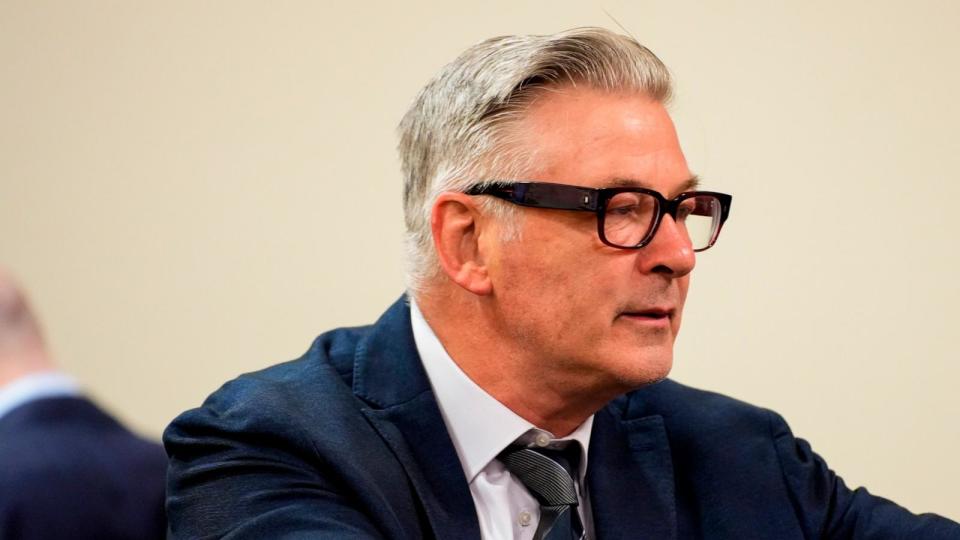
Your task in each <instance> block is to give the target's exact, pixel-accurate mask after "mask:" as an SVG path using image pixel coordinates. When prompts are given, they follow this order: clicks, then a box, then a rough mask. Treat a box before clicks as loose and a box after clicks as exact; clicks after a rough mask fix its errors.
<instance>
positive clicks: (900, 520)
mask: <svg viewBox="0 0 960 540" xmlns="http://www.w3.org/2000/svg"><path fill="white" fill-rule="evenodd" d="M770 417H771V430H772V432H773V437H774V443H775V445H776V449H777V454H778V457H779V458H780V465H781V469H782V470H783V475H784V481H785V482H786V484H787V488H788V489H789V491H790V497H791V501H792V502H793V504H794V509H795V511H796V513H797V517H798V519H799V520H800V523H801V524H802V525H803V528H804V536H806V537H807V538H836V539H849V538H879V539H886V538H890V539H900V538H903V539H913V538H918V539H919V538H923V539H924V540H939V539H943V540H958V539H960V525H958V524H957V523H954V522H953V521H950V520H948V519H946V518H943V517H940V516H938V515H936V514H921V515H915V514H913V513H911V512H910V511H908V510H907V509H905V508H903V507H902V506H899V505H897V504H895V503H893V502H892V501H889V500H887V499H884V498H882V497H877V496H875V495H871V494H870V493H869V492H868V491H867V490H866V489H864V488H857V489H855V490H850V489H849V488H848V487H847V486H846V484H845V483H844V482H843V479H842V478H840V477H839V476H837V475H836V474H835V473H834V472H833V471H832V470H830V469H829V468H828V467H827V464H826V463H825V462H824V460H823V459H822V458H821V457H820V456H818V455H817V454H816V453H814V452H813V450H811V448H810V445H809V444H808V443H807V442H806V441H804V440H803V439H798V438H795V437H794V436H793V434H792V433H791V432H790V428H789V427H788V426H787V424H786V422H785V421H784V420H783V418H781V417H780V416H779V415H777V414H776V413H773V412H770Z"/></svg>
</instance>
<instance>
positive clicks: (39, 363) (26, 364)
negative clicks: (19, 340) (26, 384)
mask: <svg viewBox="0 0 960 540" xmlns="http://www.w3.org/2000/svg"><path fill="white" fill-rule="evenodd" d="M54 369H56V368H55V367H54V365H53V362H51V361H50V359H49V358H48V357H47V355H46V353H44V352H43V351H42V350H35V349H29V350H18V351H5V350H2V349H0V387H3V386H6V385H8V384H10V383H12V382H14V381H16V380H17V379H21V378H23V377H26V376H28V375H34V374H36V373H44V372H49V371H53V370H54Z"/></svg>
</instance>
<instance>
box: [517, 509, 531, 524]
mask: <svg viewBox="0 0 960 540" xmlns="http://www.w3.org/2000/svg"><path fill="white" fill-rule="evenodd" d="M531 521H533V516H532V515H530V512H527V511H526V510H523V511H521V512H520V515H519V516H517V522H518V523H520V526H521V527H528V526H529V525H530V522H531Z"/></svg>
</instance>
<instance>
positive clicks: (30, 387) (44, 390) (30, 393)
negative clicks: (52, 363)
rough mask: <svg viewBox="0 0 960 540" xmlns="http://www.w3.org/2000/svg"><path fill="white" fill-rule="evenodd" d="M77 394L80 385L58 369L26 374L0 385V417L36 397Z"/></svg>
mask: <svg viewBox="0 0 960 540" xmlns="http://www.w3.org/2000/svg"><path fill="white" fill-rule="evenodd" d="M79 394H80V387H79V386H78V385H77V383H76V381H74V380H73V378H71V377H69V376H67V375H65V374H63V373H60V372H58V371H45V372H41V373H34V374H31V375H26V376H24V377H20V378H19V379H17V380H15V381H13V382H12V383H9V384H7V385H5V386H2V387H0V418H2V417H3V416H4V415H6V414H7V413H8V412H10V411H12V410H13V409H16V408H17V407H19V406H21V405H24V404H26V403H28V402H31V401H34V400H37V399H43V398H51V397H63V396H76V395H79Z"/></svg>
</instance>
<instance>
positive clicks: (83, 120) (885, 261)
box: [0, 0, 960, 519]
mask: <svg viewBox="0 0 960 540" xmlns="http://www.w3.org/2000/svg"><path fill="white" fill-rule="evenodd" d="M958 6H960V4H958V3H957V2H953V1H934V0H926V1H918V2H910V3H907V2H902V1H899V0H898V1H895V2H875V1H872V2H867V1H858V2H855V1H850V2H835V1H829V2H828V1H822V0H816V1H804V2H799V1H795V2H766V1H759V0H757V1H739V2H735V1H711V2H706V1H704V2H683V1H666V0H664V1H649V0H630V1H603V2H601V1H582V2H565V1H551V2H517V1H490V2H483V3H482V5H481V3H469V4H468V3H462V4H461V3H453V2H446V1H442V2H441V1H433V2H423V1H421V2H413V1H408V2H396V3H392V2H391V3H386V2H385V3H382V4H376V3H370V2H362V3H351V2H338V3H326V2H293V1H286V2H240V1H230V2H225V1H224V2H192V1H191V2H186V1H168V2H152V3H140V2H128V1H116V2H106V1H89V2H67V1H63V2H51V1H46V0H44V1H41V0H2V1H0V264H4V265H6V266H8V267H9V268H10V269H11V271H13V272H14V273H15V275H17V276H18V277H19V279H20V280H21V282H22V283H23V284H24V285H25V286H26V288H27V289H28V291H29V292H30V293H31V296H32V299H33V303H34V305H35V307H36V308H37V310H38V312H39V314H40V316H41V317H42V320H43V322H44V323H45V325H46V328H47V331H48V337H49V341H50V343H51V346H52V348H53V350H54V352H55V354H56V356H57V358H58V359H59V361H60V363H61V364H62V365H63V366H64V367H65V368H66V369H67V370H69V371H70V372H72V373H73V374H75V375H76V376H77V377H78V378H79V379H81V380H82V381H83V383H84V384H85V385H86V387H87V388H88V389H89V391H90V392H91V393H92V394H93V395H94V396H95V397H97V398H98V399H99V400H100V401H101V402H102V403H103V404H105V405H106V406H107V407H108V408H109V409H110V410H112V411H113V412H115V413H116V414H118V415H119V416H120V417H121V418H123V419H124V420H126V421H128V422H129V423H130V424H132V425H133V426H134V427H135V428H137V429H138V430H139V431H141V432H143V433H146V434H148V435H150V436H159V434H160V432H161V431H162V429H163V428H164V426H165V425H166V424H167V423H168V422H169V421H170V420H171V419H172V418H173V417H174V416H175V415H177V414H178V413H179V412H181V411H183V410H185V409H187V408H190V407H193V406H197V405H199V404H200V403H201V401H202V400H203V399H204V397H205V396H206V395H207V394H209V393H210V392H211V391H213V390H214V389H216V388H217V387H218V386H219V385H220V384H221V383H222V382H224V381H225V380H227V379H230V378H232V377H234V376H236V375H237V374H239V373H242V372H245V371H250V370H254V369H258V368H261V367H264V366H267V365H269V364H272V363H276V362H279V361H283V360H287V359H291V358H294V357H297V356H299V355H300V354H301V353H302V352H303V351H305V350H306V348H307V347H308V345H309V343H310V341H311V340H312V338H313V337H314V336H315V335H316V334H318V333H319V332H321V331H323V330H326V329H329V328H332V327H335V326H342V325H356V324H364V323H368V322H371V321H373V320H374V319H375V318H376V317H377V316H378V315H379V313H380V312H381V311H382V310H383V309H384V308H385V307H386V306H387V305H388V304H389V303H390V302H392V301H393V300H394V299H395V298H396V297H397V296H398V295H399V294H400V292H401V290H402V286H403V285H402V284H403V280H402V276H401V232H402V215H401V209H400V176H399V172H398V165H397V159H396V157H395V151H394V146H395V134H394V127H395V125H396V123H397V122H398V121H399V119H400V117H401V115H402V114H403V112H404V110H405V109H406V107H407V105H408V104H409V103H410V101H411V100H412V98H413V96H414V95H415V93H416V92H417V91H418V89H419V88H420V87H421V86H422V85H423V84H424V83H425V82H426V81H427V80H428V79H429V78H430V77H431V76H432V75H433V74H434V73H436V72H437V71H438V70H439V69H440V67H441V66H442V65H443V64H445V63H446V62H448V61H450V60H452V59H453V58H454V57H455V56H456V55H457V54H458V53H459V52H460V51H462V50H463V49H464V48H465V47H467V46H468V45H470V44H472V43H474V42H476V41H479V40H481V39H484V38H487V37H491V36H494V35H501V34H508V33H548V32H555V31H559V30H562V29H565V28H569V27H574V26H585V25H599V26H606V27H608V28H613V29H616V28H617V25H616V24H615V23H614V22H613V21H612V19H611V16H612V17H613V18H615V19H616V20H617V21H619V23H620V24H622V25H623V26H624V27H626V28H627V29H628V30H629V31H630V32H631V33H633V34H634V35H635V36H636V37H637V38H638V39H639V40H640V41H641V42H643V43H644V44H646V45H647V46H649V47H650V48H651V49H653V50H654V51H655V52H656V53H657V54H658V55H660V56H661V58H662V59H663V60H664V61H665V62H666V63H667V65H668V66H670V68H671V70H672V72H673V73H674V75H675V78H676V87H677V92H676V99H675V101H674V104H673V107H672V111H673V113H674V117H675V120H676V122H677V125H678V129H679V131H680V135H681V139H682V141H683V143H684V147H685V149H686V152H687V157H688V159H689V161H690V164H691V166H692V168H693V169H694V170H695V171H696V172H697V173H699V174H700V175H701V176H702V177H703V178H704V180H705V185H706V187H708V188H711V189H716V190H722V191H728V192H730V193H733V194H734V203H733V211H732V217H731V219H730V221H729V222H728V224H727V227H726V228H725V230H724V234H723V236H722V237H721V240H720V243H719V244H718V245H717V247H716V248H714V249H713V250H711V251H709V252H707V253H705V254H703V255H701V256H700V257H699V261H698V268H697V270H696V271H695V273H694V280H693V286H692V288H691V294H690V298H689V300H688V304H687V310H686V317H685V321H684V329H683V331H682V332H681V336H680V339H679V341H678V344H677V354H676V360H675V369H674V373H673V376H674V377H675V378H677V379H678V380H680V381H682V382H685V383H688V384H692V385H696V386H700V387H705V388H709V389H713V390H717V391H720V392H723V393H726V394H729V395H732V396H735V397H737V398H740V399H744V400H747V401H750V402H753V403H756V404H759V405H763V406H765V407H770V408H773V409H775V410H777V411H779V412H780V413H782V414H783V415H784V416H785V417H786V418H787V420H788V421H789V422H790V424H791V426H792V427H793V429H794V431H795V432H796V433H797V434H798V435H799V436H802V437H804V438H807V439H808V440H810V441H811V443H812V444H813V446H814V448H815V449H816V450H817V451H818V452H819V453H821V454H822V455H823V456H825V458H826V459H827V460H828V462H829V463H830V464H831V466H832V467H833V468H834V469H835V470H837V471H839V472H840V473H841V474H842V475H843V476H844V478H845V479H846V480H847V481H848V483H850V484H853V485H866V486H867V487H868V488H869V489H871V491H873V492H876V493H879V494H882V495H886V496H889V497H891V498H894V499H895V500H897V501H899V502H900V503H901V504H904V505H906V506H907V507H908V508H910V509H912V510H914V511H936V512H939V513H942V514H945V515H947V516H951V517H953V518H954V519H957V518H960V497H958V496H957V495H956V486H957V484H958V483H960V460H958V459H957V456H958V455H960V422H958V411H960V395H958V392H957V390H956V386H957V381H958V380H960V365H958V364H960V362H958V360H960V358H958V354H957V352H956V351H957V346H956V344H955V339H956V334H957V330H956V327H957V322H958V320H960V318H958V315H957V306H958V305H960V287H958V284H957V277H958V275H960V258H958V254H957V252H958V247H960V246H958V241H957V237H958V232H960V212H958V210H960V182H958V178H957V171H958V170H960V144H958V140H960V139H958V135H957V126H958V125H960V108H958V105H957V103H958V99H957V96H960V76H958V73H960V71H958V70H957V54H958V51H960V32H957V28H958V27H960V7H958ZM607 12H608V13H609V14H610V15H607Z"/></svg>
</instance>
